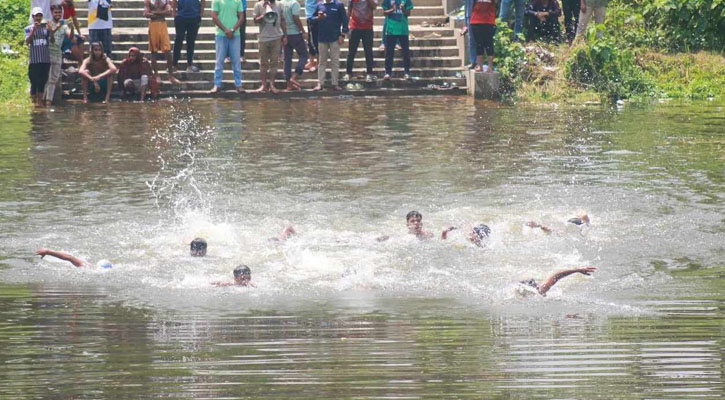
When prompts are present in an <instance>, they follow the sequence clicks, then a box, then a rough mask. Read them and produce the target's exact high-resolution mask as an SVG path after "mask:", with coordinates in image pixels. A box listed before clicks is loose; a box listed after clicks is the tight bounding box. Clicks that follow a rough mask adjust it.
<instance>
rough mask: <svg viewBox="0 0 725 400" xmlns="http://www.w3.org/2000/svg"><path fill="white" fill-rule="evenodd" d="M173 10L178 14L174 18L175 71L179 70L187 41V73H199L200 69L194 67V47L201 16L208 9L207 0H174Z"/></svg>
mask: <svg viewBox="0 0 725 400" xmlns="http://www.w3.org/2000/svg"><path fill="white" fill-rule="evenodd" d="M171 5H172V8H173V10H174V12H175V14H176V16H175V17H174V29H175V30H176V36H175V37H174V58H173V65H174V69H175V70H178V68H179V59H180V58H181V47H182V46H183V45H184V41H186V72H199V67H197V66H196V65H194V63H193V62H194V45H195V44H196V36H197V35H198V34H199V26H200V25H201V16H202V14H203V13H204V8H205V7H206V0H172V1H171Z"/></svg>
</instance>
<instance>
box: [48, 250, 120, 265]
mask: <svg viewBox="0 0 725 400" xmlns="http://www.w3.org/2000/svg"><path fill="white" fill-rule="evenodd" d="M35 254H37V255H39V256H40V258H43V257H45V256H51V257H55V258H58V259H61V260H63V261H68V262H69V263H71V264H73V265H74V266H76V267H78V268H80V267H91V266H92V265H91V263H89V262H88V261H86V260H84V259H82V258H78V257H76V256H74V255H72V254H70V253H66V252H64V251H57V250H50V249H38V250H37V251H36V252H35ZM96 265H97V266H99V267H101V268H105V269H108V268H112V267H113V265H112V264H111V262H110V261H108V260H101V261H99V262H98V263H97V264H96Z"/></svg>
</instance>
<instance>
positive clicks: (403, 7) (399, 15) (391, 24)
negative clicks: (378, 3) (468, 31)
mask: <svg viewBox="0 0 725 400" xmlns="http://www.w3.org/2000/svg"><path fill="white" fill-rule="evenodd" d="M469 1H470V0H469ZM382 8H383V14H384V15H385V26H384V29H385V76H384V77H383V79H385V80H390V75H391V74H392V73H393V56H394V55H395V45H396V44H400V47H401V48H402V50H403V70H404V74H405V75H404V79H410V40H409V35H410V30H409V28H408V17H409V16H410V11H411V10H412V9H413V1H412V0H383V5H382Z"/></svg>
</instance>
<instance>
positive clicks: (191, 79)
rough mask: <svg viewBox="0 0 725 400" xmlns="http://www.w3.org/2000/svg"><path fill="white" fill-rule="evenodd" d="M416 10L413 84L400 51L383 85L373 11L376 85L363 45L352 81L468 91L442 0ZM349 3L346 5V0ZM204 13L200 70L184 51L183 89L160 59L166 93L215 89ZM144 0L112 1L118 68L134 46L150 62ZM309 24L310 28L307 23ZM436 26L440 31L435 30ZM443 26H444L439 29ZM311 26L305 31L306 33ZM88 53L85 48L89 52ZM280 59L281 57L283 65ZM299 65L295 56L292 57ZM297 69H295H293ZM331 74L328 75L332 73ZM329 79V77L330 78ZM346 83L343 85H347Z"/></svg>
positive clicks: (378, 16)
mask: <svg viewBox="0 0 725 400" xmlns="http://www.w3.org/2000/svg"><path fill="white" fill-rule="evenodd" d="M413 1H414V4H415V9H414V10H413V11H412V13H411V16H410V18H409V21H410V33H411V41H410V46H411V75H412V76H413V79H412V80H410V81H403V80H402V79H395V78H402V74H403V72H402V55H400V54H399V53H400V52H399V51H396V58H395V61H394V64H393V78H394V79H393V80H392V81H388V82H383V81H382V76H383V75H384V62H385V57H384V55H383V53H382V52H380V51H378V49H377V47H378V46H379V45H380V41H381V37H382V35H381V33H382V32H381V30H382V24H383V19H384V18H383V16H382V10H381V9H380V8H378V9H377V10H376V11H375V26H374V31H375V41H374V46H375V50H374V60H375V64H374V73H375V75H376V76H377V77H378V80H377V81H376V82H374V83H372V84H369V83H365V82H364V81H363V80H362V77H363V76H364V74H365V56H364V53H363V49H362V43H361V44H360V46H359V48H358V52H357V55H356V57H355V65H354V67H353V78H354V79H353V82H354V83H355V84H356V86H358V87H360V86H359V85H358V84H360V85H363V87H370V88H378V87H392V88H426V87H428V88H430V87H451V86H457V87H465V85H466V79H465V76H464V74H463V71H462V68H463V65H462V61H461V57H460V55H459V50H458V47H457V44H456V36H455V34H456V33H455V32H454V29H452V28H450V27H449V24H448V23H446V22H445V19H446V15H445V11H444V9H443V5H442V1H443V0H413ZM345 2H346V3H347V1H345ZM75 3H76V11H77V13H78V19H79V21H80V22H81V25H82V26H83V27H84V29H83V33H84V34H85V33H86V29H85V27H86V26H87V3H86V1H80V0H77V1H76V2H75ZM206 3H207V4H206V11H205V12H204V16H203V19H202V25H201V28H200V30H199V35H198V37H197V41H196V47H195V51H194V63H195V64H196V65H197V66H198V67H199V68H200V69H201V71H200V72H199V73H187V72H184V70H185V69H186V50H185V47H186V46H184V49H183V50H182V52H181V58H180V61H179V71H180V72H178V73H177V77H178V78H179V79H180V80H181V81H182V82H183V83H182V85H171V84H170V83H168V81H167V77H166V75H167V74H166V62H165V60H164V59H163V57H162V56H161V57H159V58H158V65H159V71H160V73H161V77H162V81H163V84H162V91H163V92H166V93H168V92H172V93H173V92H182V93H189V94H193V93H199V92H201V91H206V90H209V89H210V88H211V87H212V86H213V83H212V82H213V77H214V59H215V55H214V32H215V28H214V26H213V22H212V21H211V3H212V0H207V2H206ZM143 4H144V3H143V0H115V1H114V2H113V26H114V28H113V58H114V60H115V61H116V62H117V63H118V62H120V61H121V60H122V59H123V58H124V57H125V56H126V53H127V52H128V49H129V48H130V47H132V46H136V47H138V48H139V49H141V51H142V52H143V53H144V56H146V57H150V55H149V53H148V52H147V51H148V35H147V33H148V20H147V19H146V18H144V17H143V7H144V5H143ZM255 4H256V1H255V0H249V2H248V4H247V6H248V9H247V29H246V50H245V62H244V63H243V65H242V79H243V82H242V85H243V87H244V88H245V89H254V88H257V87H258V86H259V61H258V60H259V52H258V44H257V35H258V32H259V29H258V28H257V26H256V25H255V24H254V21H253V20H252V12H253V8H254V5H255ZM300 4H301V6H302V7H301V9H302V14H303V15H302V16H301V18H302V21H303V24H305V20H304V2H303V1H300ZM167 25H168V27H169V35H170V37H171V44H172V47H173V43H174V36H175V34H174V32H175V31H174V28H173V26H174V21H173V19H172V18H169V19H167ZM305 25H306V24H305ZM434 25H437V26H434ZM440 25H442V26H440ZM306 29H307V27H306V26H305V30H306ZM342 47H343V48H342V49H341V54H340V75H341V77H342V75H344V74H345V67H346V57H347V53H348V52H347V48H348V42H347V41H346V42H345V44H344V45H343V46H342ZM87 51H88V48H87V47H86V52H87ZM281 59H282V57H280V60H281ZM294 60H295V62H296V60H297V58H296V56H295V58H294ZM293 65H294V64H293ZM328 74H329V72H328ZM328 80H329V78H328ZM283 81H284V78H283V76H282V65H281V64H280V66H279V68H278V76H277V87H278V88H283ZM300 82H301V83H302V84H303V86H304V87H305V88H312V87H314V86H315V84H316V82H317V72H314V73H310V72H305V73H304V74H303V76H302V79H301V80H300ZM346 83H347V82H342V81H341V84H342V85H343V86H345V85H346ZM232 88H233V77H232V72H231V68H230V66H229V64H227V65H226V66H225V70H224V89H232Z"/></svg>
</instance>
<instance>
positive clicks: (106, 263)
mask: <svg viewBox="0 0 725 400" xmlns="http://www.w3.org/2000/svg"><path fill="white" fill-rule="evenodd" d="M96 265H97V266H99V267H101V268H103V269H109V268H113V265H112V264H111V262H110V261H108V260H101V261H99V262H98V263H96Z"/></svg>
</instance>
